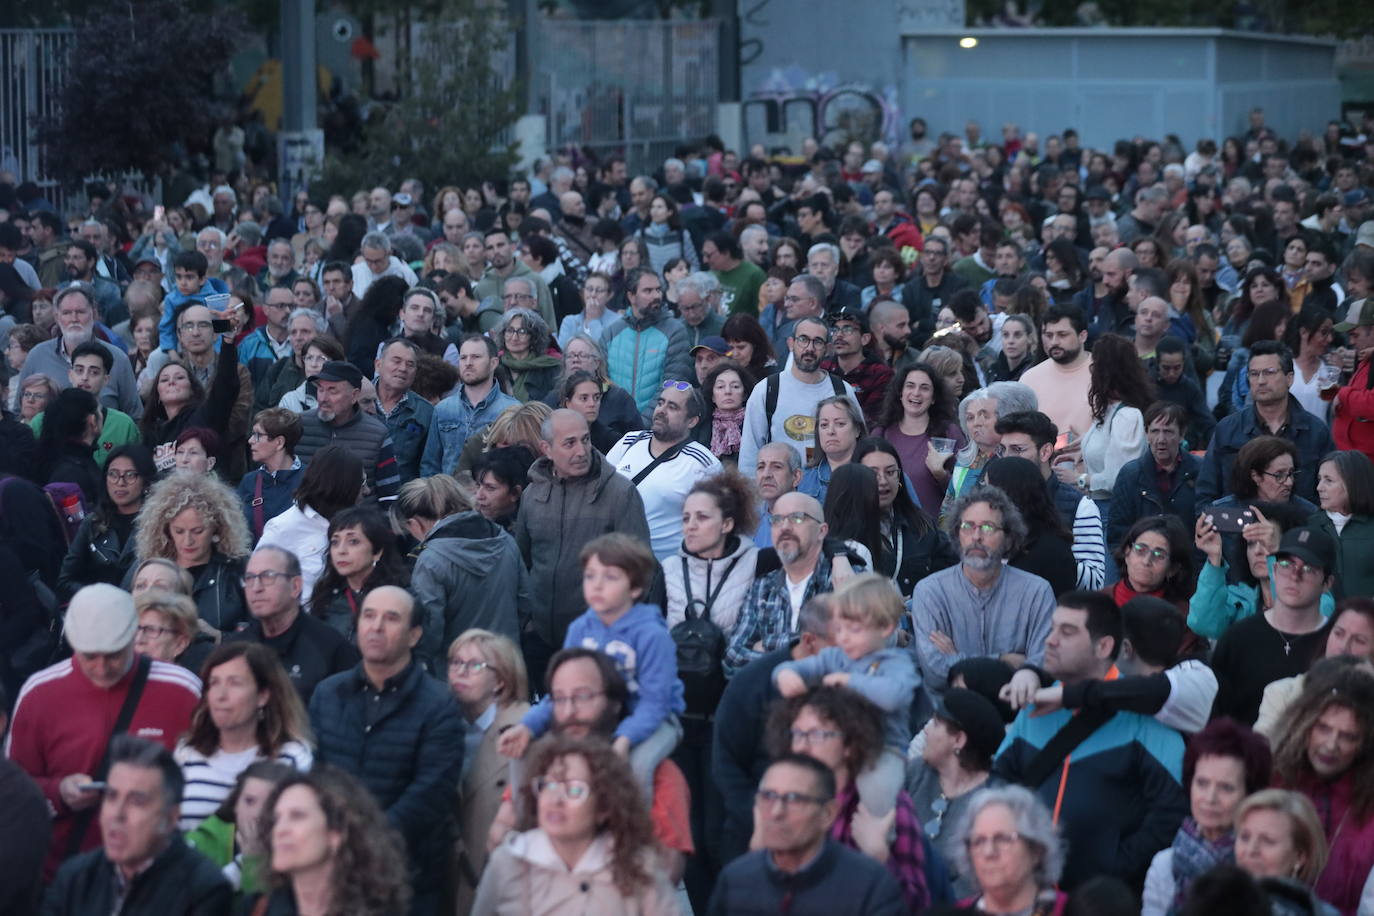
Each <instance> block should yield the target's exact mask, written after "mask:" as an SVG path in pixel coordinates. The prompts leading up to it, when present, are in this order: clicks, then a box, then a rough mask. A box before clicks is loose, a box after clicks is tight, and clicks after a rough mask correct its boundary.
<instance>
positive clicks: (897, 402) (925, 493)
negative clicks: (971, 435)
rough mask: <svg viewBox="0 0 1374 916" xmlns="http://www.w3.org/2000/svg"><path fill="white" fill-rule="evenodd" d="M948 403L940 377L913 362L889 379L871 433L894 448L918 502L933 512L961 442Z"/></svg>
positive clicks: (929, 367)
mask: <svg viewBox="0 0 1374 916" xmlns="http://www.w3.org/2000/svg"><path fill="white" fill-rule="evenodd" d="M948 404H949V400H948V398H947V396H946V392H945V380H944V377H943V376H941V374H940V373H939V372H937V371H936V370H935V368H934V367H933V366H931V365H929V364H927V363H921V362H917V363H913V364H911V365H910V366H908V367H907V368H905V369H903V370H902V371H901V372H898V373H897V374H896V375H894V376H893V377H892V381H891V383H889V387H888V389H887V397H886V399H885V400H884V401H883V412H882V417H881V422H880V423H879V424H878V426H877V427H876V428H875V429H874V431H873V434H874V435H875V436H879V437H881V438H883V439H886V440H887V441H888V442H891V443H892V445H893V446H894V447H895V448H896V449H897V454H898V455H900V456H901V460H902V471H903V472H905V473H906V476H907V477H909V478H910V479H911V484H912V487H913V488H914V489H915V491H916V499H917V502H918V503H919V504H920V506H921V508H923V509H925V510H926V511H927V512H928V513H930V514H932V515H933V514H934V513H935V512H936V511H938V509H939V506H940V500H941V498H942V497H943V496H944V492H945V484H946V483H947V482H948V481H949V469H948V465H949V460H950V459H951V458H952V457H953V456H954V449H955V447H956V446H957V445H961V444H962V442H963V436H962V435H961V434H960V431H959V424H958V423H956V422H955V420H954V417H952V416H950V414H949V412H948V410H949V408H948Z"/></svg>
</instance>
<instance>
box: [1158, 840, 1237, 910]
mask: <svg viewBox="0 0 1374 916" xmlns="http://www.w3.org/2000/svg"><path fill="white" fill-rule="evenodd" d="M1173 851H1174V857H1173V859H1174V903H1173V906H1172V907H1170V908H1169V912H1170V913H1177V912H1178V911H1179V910H1181V909H1182V908H1183V902H1184V900H1185V899H1186V898H1187V896H1188V888H1189V887H1191V886H1192V883H1193V881H1194V880H1195V879H1196V878H1197V876H1198V875H1200V874H1202V873H1203V872H1205V871H1208V870H1209V869H1211V868H1213V867H1215V866H1217V865H1222V864H1224V863H1228V862H1233V861H1235V858H1236V835H1235V834H1234V833H1233V832H1231V831H1227V832H1226V833H1225V834H1223V835H1222V837H1221V839H1219V840H1216V841H1212V840H1208V839H1207V838H1205V837H1204V836H1203V835H1202V830H1201V829H1200V828H1199V827H1198V825H1197V821H1195V820H1193V819H1192V818H1191V817H1187V818H1184V820H1183V824H1182V826H1180V827H1179V828H1178V833H1177V834H1176V835H1175V836H1174V845H1173Z"/></svg>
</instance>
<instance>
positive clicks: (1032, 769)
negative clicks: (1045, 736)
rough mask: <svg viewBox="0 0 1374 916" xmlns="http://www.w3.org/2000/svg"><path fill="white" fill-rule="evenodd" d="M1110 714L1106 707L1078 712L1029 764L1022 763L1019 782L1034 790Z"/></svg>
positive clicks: (1104, 721)
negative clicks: (1023, 767)
mask: <svg viewBox="0 0 1374 916" xmlns="http://www.w3.org/2000/svg"><path fill="white" fill-rule="evenodd" d="M1113 715H1114V713H1112V712H1110V711H1107V710H1086V709H1085V710H1082V711H1080V712H1079V713H1078V714H1077V715H1075V716H1074V717H1073V718H1072V719H1070V720H1069V722H1068V723H1067V724H1066V725H1065V726H1064V727H1063V728H1061V729H1060V730H1059V731H1058V733H1056V734H1055V736H1054V737H1053V738H1051V739H1050V740H1049V742H1048V743H1047V744H1046V745H1045V746H1044V747H1042V748H1041V749H1040V752H1039V753H1038V754H1036V755H1035V756H1034V757H1032V758H1031V761H1030V763H1028V764H1026V769H1025V772H1023V773H1022V774H1021V779H1020V782H1021V784H1022V785H1024V786H1027V787H1029V788H1030V789H1032V790H1034V789H1035V788H1036V787H1037V786H1039V785H1041V784H1042V783H1044V781H1045V780H1046V779H1049V777H1050V774H1051V773H1053V772H1054V771H1055V770H1056V769H1057V768H1058V767H1059V765H1060V764H1061V763H1063V762H1064V760H1065V759H1066V758H1067V757H1068V756H1069V755H1070V754H1071V753H1073V750H1074V748H1076V747H1078V745H1080V744H1082V743H1083V742H1084V741H1086V740H1088V736H1089V735H1091V734H1092V733H1093V732H1095V731H1097V730H1098V729H1099V728H1101V727H1102V726H1103V725H1104V724H1105V723H1106V721H1107V720H1108V719H1110V718H1111V717H1112V716H1113ZM1061 788H1062V787H1061Z"/></svg>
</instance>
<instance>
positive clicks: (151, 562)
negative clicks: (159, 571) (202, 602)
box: [129, 557, 196, 606]
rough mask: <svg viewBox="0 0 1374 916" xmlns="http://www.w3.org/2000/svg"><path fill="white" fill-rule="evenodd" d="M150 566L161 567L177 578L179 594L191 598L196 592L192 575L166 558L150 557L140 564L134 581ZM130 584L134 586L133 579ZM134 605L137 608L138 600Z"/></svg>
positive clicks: (135, 570)
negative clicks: (193, 592) (192, 593)
mask: <svg viewBox="0 0 1374 916" xmlns="http://www.w3.org/2000/svg"><path fill="white" fill-rule="evenodd" d="M149 566H161V567H162V568H163V569H166V570H168V571H169V572H170V573H171V574H172V575H173V576H175V577H176V580H177V585H178V586H179V587H178V589H177V593H178V594H182V595H186V596H188V597H189V596H190V594H191V592H192V591H194V590H195V587H196V580H195V579H194V578H192V577H191V574H190V573H189V572H187V571H186V570H184V569H182V568H181V567H180V566H178V565H176V564H175V563H173V562H172V561H171V560H169V559H167V558H166V557H149V558H148V559H146V560H144V561H143V562H142V563H139V564H138V566H136V567H134V579H137V578H138V574H139V573H141V572H143V570H145V569H147V568H148V567H149ZM129 584H130V585H132V584H133V580H132V579H131V580H130V581H129ZM150 591H165V589H150ZM134 603H135V606H137V603H138V602H137V599H135V602H134Z"/></svg>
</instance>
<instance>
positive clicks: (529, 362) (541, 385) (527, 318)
mask: <svg viewBox="0 0 1374 916" xmlns="http://www.w3.org/2000/svg"><path fill="white" fill-rule="evenodd" d="M492 336H494V337H496V338H497V339H498V340H500V341H501V344H502V345H501V366H502V367H503V368H504V369H505V370H506V372H507V373H509V375H510V382H511V384H510V393H511V396H512V397H514V398H515V399H516V400H518V401H519V402H520V403H522V404H524V403H526V402H527V401H538V400H541V399H542V398H543V397H544V395H546V394H548V393H549V392H550V391H552V390H553V388H554V386H555V385H556V384H557V383H558V375H559V373H560V372H561V371H562V368H563V361H562V360H561V359H559V357H558V356H557V355H556V354H557V352H558V351H557V350H556V349H551V346H550V343H551V342H550V338H549V326H548V325H547V324H545V323H544V319H543V318H540V317H539V315H538V313H536V312H534V311H532V310H530V309H527V308H512V309H508V310H507V311H506V314H505V316H504V317H503V318H502V319H501V323H500V324H498V325H497V326H496V328H495V329H494V330H493V331H492Z"/></svg>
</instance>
